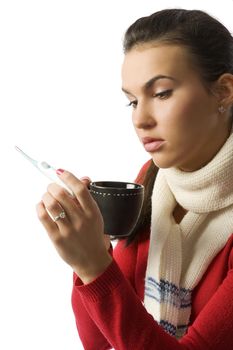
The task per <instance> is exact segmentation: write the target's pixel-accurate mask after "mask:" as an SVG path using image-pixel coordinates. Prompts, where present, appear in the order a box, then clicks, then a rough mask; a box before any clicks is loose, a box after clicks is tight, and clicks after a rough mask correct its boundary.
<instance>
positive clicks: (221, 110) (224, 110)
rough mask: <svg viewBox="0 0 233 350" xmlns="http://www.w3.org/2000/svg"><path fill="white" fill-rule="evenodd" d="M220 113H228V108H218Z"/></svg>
mask: <svg viewBox="0 0 233 350" xmlns="http://www.w3.org/2000/svg"><path fill="white" fill-rule="evenodd" d="M218 111H219V113H221V114H223V113H224V112H226V108H224V107H223V106H220V107H218Z"/></svg>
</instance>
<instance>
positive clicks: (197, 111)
mask: <svg viewBox="0 0 233 350" xmlns="http://www.w3.org/2000/svg"><path fill="white" fill-rule="evenodd" d="M210 114H211V111H210V108H209V104H207V101H206V98H204V97H203V96H202V95H200V94H198V93H197V94H193V93H192V95H191V94H190V95H188V94H186V95H183V96H177V98H174V99H173V100H172V99H171V102H170V103H168V104H167V106H166V110H165V118H164V125H163V126H164V132H165V133H166V134H167V136H168V137H171V138H172V139H173V138H174V139H178V140H179V139H180V137H181V135H182V139H183V140H184V139H188V138H190V137H191V138H196V137H198V136H199V135H200V133H201V131H202V130H203V131H204V130H205V128H206V125H208V123H209V117H210Z"/></svg>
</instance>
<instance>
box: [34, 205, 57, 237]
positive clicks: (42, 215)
mask: <svg viewBox="0 0 233 350" xmlns="http://www.w3.org/2000/svg"><path fill="white" fill-rule="evenodd" d="M36 212H37V216H38V219H39V220H40V222H41V223H42V225H43V226H44V228H45V230H46V231H47V233H48V235H49V237H50V238H51V239H52V240H55V239H56V238H57V237H59V230H58V227H57V225H56V223H55V222H53V221H52V220H51V218H50V216H49V214H48V213H47V211H46V208H45V206H44V203H43V201H40V202H39V203H38V204H37V205H36Z"/></svg>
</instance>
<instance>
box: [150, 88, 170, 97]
mask: <svg viewBox="0 0 233 350" xmlns="http://www.w3.org/2000/svg"><path fill="white" fill-rule="evenodd" d="M171 94H172V90H171V89H170V90H164V91H161V92H158V93H157V94H153V95H152V97H159V99H160V100H165V99H166V98H168V97H169V96H171Z"/></svg>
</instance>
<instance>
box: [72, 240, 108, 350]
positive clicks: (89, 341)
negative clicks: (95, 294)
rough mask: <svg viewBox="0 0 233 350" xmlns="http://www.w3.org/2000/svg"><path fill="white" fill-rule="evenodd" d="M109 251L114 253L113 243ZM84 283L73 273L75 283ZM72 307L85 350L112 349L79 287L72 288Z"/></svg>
mask: <svg viewBox="0 0 233 350" xmlns="http://www.w3.org/2000/svg"><path fill="white" fill-rule="evenodd" d="M109 253H110V254H111V255H112V254H113V249H112V245H111V247H110V249H109ZM78 284H80V285H81V284H82V281H81V280H80V278H79V277H78V276H77V275H76V274H75V273H74V274H73V285H74V286H75V285H78ZM72 308H73V312H74V316H75V322H76V326H77V330H78V334H79V337H80V339H81V341H82V344H83V347H84V349H85V350H93V349H98V350H109V349H112V347H111V345H110V344H109V343H108V341H107V340H106V338H105V336H104V335H103V334H102V333H101V331H100V330H99V328H98V327H97V326H96V324H95V322H94V320H93V319H92V318H91V316H90V315H89V313H88V312H87V310H86V307H85V304H84V303H83V301H82V298H81V296H80V294H79V293H78V291H77V288H75V287H74V288H73V290H72Z"/></svg>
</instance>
